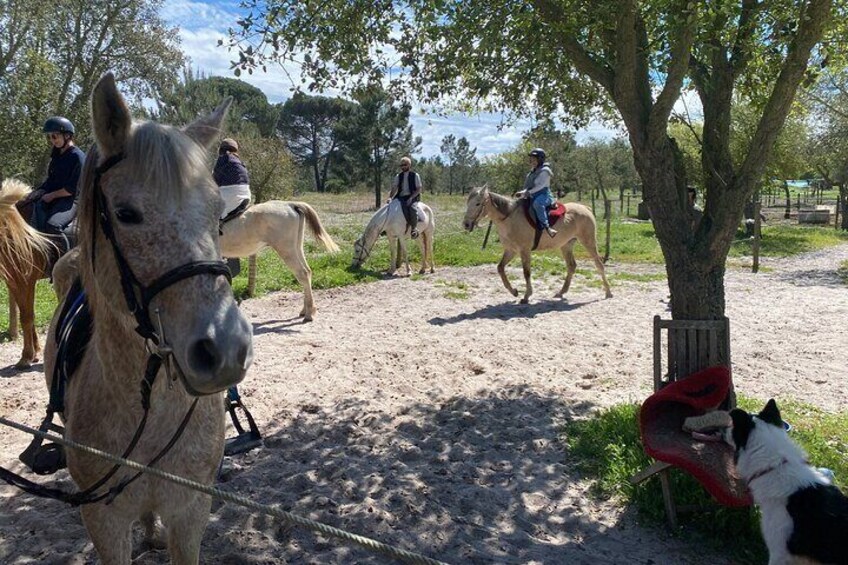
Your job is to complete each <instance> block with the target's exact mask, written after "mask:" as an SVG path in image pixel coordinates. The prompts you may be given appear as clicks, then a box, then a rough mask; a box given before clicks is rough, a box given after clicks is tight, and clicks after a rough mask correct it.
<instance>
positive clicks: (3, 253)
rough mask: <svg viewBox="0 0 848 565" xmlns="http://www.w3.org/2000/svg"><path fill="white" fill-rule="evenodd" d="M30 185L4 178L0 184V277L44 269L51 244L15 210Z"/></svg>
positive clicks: (52, 246) (11, 278) (26, 275)
mask: <svg viewBox="0 0 848 565" xmlns="http://www.w3.org/2000/svg"><path fill="white" fill-rule="evenodd" d="M30 191H31V188H30V186H29V185H28V184H26V183H25V182H22V181H20V180H18V179H13V178H9V179H5V180H4V181H3V184H2V186H0V279H3V280H7V281H9V280H16V279H17V278H18V277H20V276H24V277H28V276H29V275H30V273H31V272H32V270H33V269H43V268H44V265H45V263H46V262H47V258H48V256H49V255H50V252H51V250H52V249H53V248H54V245H53V243H52V242H51V241H50V240H49V239H47V238H46V237H44V236H43V235H41V234H40V233H39V232H38V231H37V230H36V229H35V228H33V227H32V226H30V225H29V224H28V223H27V221H26V220H25V219H24V218H23V217H22V216H21V215H20V214H19V213H18V210H17V208H16V207H15V204H16V203H17V202H18V201H19V200H21V199H22V198H24V197H25V196H26V195H28V194H29V193H30Z"/></svg>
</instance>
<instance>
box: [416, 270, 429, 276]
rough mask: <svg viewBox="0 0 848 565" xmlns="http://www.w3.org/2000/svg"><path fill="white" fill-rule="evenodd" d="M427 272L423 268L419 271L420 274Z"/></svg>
mask: <svg viewBox="0 0 848 565" xmlns="http://www.w3.org/2000/svg"><path fill="white" fill-rule="evenodd" d="M426 273H427V271H425V270H424V269H421V270H420V271H418V274H419V275H424V274H426Z"/></svg>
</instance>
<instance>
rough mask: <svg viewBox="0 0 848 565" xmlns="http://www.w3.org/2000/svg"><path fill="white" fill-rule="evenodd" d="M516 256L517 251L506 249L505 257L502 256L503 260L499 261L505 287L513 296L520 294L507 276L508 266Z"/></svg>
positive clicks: (500, 273) (499, 270)
mask: <svg viewBox="0 0 848 565" xmlns="http://www.w3.org/2000/svg"><path fill="white" fill-rule="evenodd" d="M513 257H515V251H509V250H506V249H504V253H503V257H501V262H500V263H498V274H499V275H500V276H501V281H503V285H504V287H506V289H507V290H508V291H509V292H510V294H512V295H513V296H518V291H517V290H516V289H514V288H512V285H511V284H509V279H508V278H507V276H506V266H507V265H509V262H510V261H512V258H513Z"/></svg>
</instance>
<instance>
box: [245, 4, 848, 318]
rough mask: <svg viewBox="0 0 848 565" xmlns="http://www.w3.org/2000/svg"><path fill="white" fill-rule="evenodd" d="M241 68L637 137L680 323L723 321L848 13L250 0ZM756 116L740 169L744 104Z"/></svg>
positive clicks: (834, 63) (840, 9)
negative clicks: (743, 240) (797, 126)
mask: <svg viewBox="0 0 848 565" xmlns="http://www.w3.org/2000/svg"><path fill="white" fill-rule="evenodd" d="M246 7H247V10H248V13H247V15H246V16H245V17H244V18H242V19H241V20H240V21H239V23H238V25H237V28H236V29H235V30H233V31H232V35H231V42H232V43H231V44H232V45H235V46H238V47H239V49H238V60H237V61H235V64H236V66H237V67H238V68H249V69H252V68H255V67H258V66H261V65H264V64H266V63H267V62H268V61H269V60H270V61H280V60H288V59H298V60H300V59H302V63H303V71H304V73H305V75H306V77H307V80H308V82H309V84H310V87H314V88H323V87H335V88H355V87H356V86H357V85H360V84H363V83H366V84H367V83H371V82H374V81H378V80H382V79H383V78H384V75H385V74H386V73H387V71H388V70H389V69H392V70H394V69H398V68H399V70H400V71H401V72H392V74H391V76H392V80H391V81H390V84H389V87H388V88H389V90H390V91H391V92H393V93H399V94H400V95H403V96H406V95H409V96H412V95H414V96H416V97H418V98H419V99H420V100H422V101H424V102H433V103H440V104H446V105H452V106H458V107H466V108H471V109H475V110H478V109H502V110H507V111H509V112H512V113H514V114H536V115H540V116H541V117H544V118H547V117H550V116H552V115H558V116H560V117H561V118H562V119H564V120H566V121H567V122H575V123H580V122H583V121H585V120H586V119H588V118H589V117H590V116H592V115H597V114H601V115H603V116H611V115H616V117H617V118H618V119H620V120H621V122H622V123H623V124H624V126H625V127H626V129H627V133H628V139H629V141H630V145H631V147H632V149H633V155H634V162H635V165H636V169H637V171H638V173H639V176H640V177H641V179H642V183H643V190H644V196H645V200H646V203H647V204H648V208H649V210H650V212H651V217H652V220H653V222H654V227H655V230H656V234H657V238H658V239H659V242H660V245H661V247H662V249H663V254H664V256H665V259H666V266H667V272H668V275H669V287H670V290H671V298H672V300H671V302H672V314H673V316H674V317H677V318H679V317H688V318H716V317H721V316H723V315H724V268H725V262H726V258H727V253H728V251H729V249H730V244H731V242H732V240H733V236H734V234H735V229H736V225H737V224H738V222H739V220H740V218H741V215H742V208H743V204H744V202H746V201H747V200H748V198H749V197H750V195H751V193H752V192H753V190H754V189H755V188H756V184H757V183H758V182H759V179H760V177H761V176H762V174H763V172H764V167H765V164H766V163H767V162H768V160H769V157H770V155H771V152H772V149H773V147H774V143H775V140H776V139H777V136H778V134H779V132H780V130H781V128H782V126H783V123H784V121H785V119H786V117H787V115H788V114H789V112H790V109H791V106H792V102H793V99H794V97H795V94H796V92H797V90H798V88H799V87H801V86H802V85H804V86H807V85H812V84H813V83H814V82H815V80H816V78H817V76H818V74H819V73H820V71H821V69H823V68H833V67H839V66H841V65H844V63H845V57H846V53H845V50H844V37H845V36H846V31H848V5H846V3H844V2H833V0H803V1H800V0H772V1H769V2H762V1H758V0H738V1H731V0H722V1H718V2H709V3H703V2H696V1H694V0H641V1H639V0H599V1H596V2H582V1H577V0H530V1H523V2H515V1H511V0H493V1H492V2H475V1H471V0H465V1H462V0H408V1H406V2H392V3H384V2H377V3H374V2H368V1H366V0H322V1H320V2H318V1H317V0H316V1H312V0H272V1H266V0H247V2H246ZM684 91H693V92H694V93H695V94H696V95H697V97H698V98H699V99H700V102H701V106H702V108H703V135H702V140H701V145H702V152H701V153H702V160H701V169H702V172H703V178H704V182H705V184H706V185H707V188H708V190H707V200H706V203H705V210H704V215H703V219H702V220H701V221H700V222H699V223H697V224H696V225H694V226H692V224H691V222H689V220H688V218H689V211H688V198H687V195H686V185H687V184H688V182H687V179H686V169H685V166H684V163H683V159H682V155H681V152H680V151H679V148H678V147H677V146H676V144H675V143H674V141H673V140H672V139H671V138H670V137H669V135H668V124H669V118H670V116H671V112H672V109H673V107H674V105H675V103H676V102H677V100H678V99H679V98H680V96H681V94H682V93H683V92H684ZM735 96H738V97H741V98H743V99H744V100H745V101H746V102H747V103H750V104H751V105H752V106H753V107H755V108H757V119H756V120H755V124H756V125H755V127H754V130H753V134H752V135H751V138H750V142H749V144H748V146H747V147H746V148H745V149H744V151H743V154H744V157H743V159H742V160H741V162H736V161H734V159H733V156H732V154H731V147H730V143H731V139H730V126H731V109H732V104H733V101H734V97H735Z"/></svg>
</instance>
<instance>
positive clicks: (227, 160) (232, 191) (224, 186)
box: [212, 137, 251, 220]
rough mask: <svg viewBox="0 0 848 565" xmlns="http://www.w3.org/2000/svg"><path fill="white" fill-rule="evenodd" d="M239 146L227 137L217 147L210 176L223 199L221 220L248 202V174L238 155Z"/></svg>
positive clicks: (242, 207) (245, 205)
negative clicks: (216, 154)
mask: <svg viewBox="0 0 848 565" xmlns="http://www.w3.org/2000/svg"><path fill="white" fill-rule="evenodd" d="M238 151H239V146H238V143H236V141H235V140H234V139H230V138H229V137H228V138H226V139H224V140H222V141H221V145H220V146H219V147H218V160H217V161H215V170H214V171H213V172H212V178H213V179H214V180H215V184H217V185H218V189H219V190H220V191H221V197H222V198H223V199H224V211H223V213H222V214H221V219H222V220H223V219H224V218H225V217H226V216H227V215H228V214H229V213H230V212H233V211H234V210H236V209H238V208H241V209H244V208H247V205H248V204H250V198H251V195H250V176H249V175H248V174H247V168H246V167H245V166H244V163H243V162H242V160H241V157H240V156H239V152H238Z"/></svg>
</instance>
